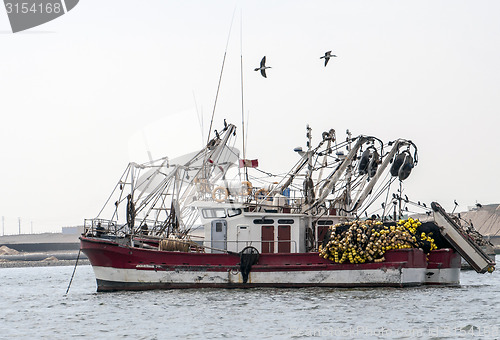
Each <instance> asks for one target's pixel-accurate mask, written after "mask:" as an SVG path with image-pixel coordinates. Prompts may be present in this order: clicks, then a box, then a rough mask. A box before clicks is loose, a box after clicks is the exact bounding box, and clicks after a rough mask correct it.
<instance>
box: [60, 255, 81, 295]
mask: <svg viewBox="0 0 500 340" xmlns="http://www.w3.org/2000/svg"><path fill="white" fill-rule="evenodd" d="M81 251H82V250H81V249H79V250H78V256H77V257H76V262H75V268H73V274H72V275H71V279H70V280H69V284H68V289H66V293H65V294H64V296H66V295H68V292H69V287H71V283H72V282H73V277H74V276H75V272H76V266H77V265H78V260H79V259H80V253H81Z"/></svg>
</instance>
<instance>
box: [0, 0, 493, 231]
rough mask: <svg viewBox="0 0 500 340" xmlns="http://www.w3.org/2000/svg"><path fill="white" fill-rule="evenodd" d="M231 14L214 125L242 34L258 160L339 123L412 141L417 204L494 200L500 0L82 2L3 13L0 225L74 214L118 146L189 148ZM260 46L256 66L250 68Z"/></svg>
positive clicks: (229, 104)
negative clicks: (39, 20)
mask: <svg viewBox="0 0 500 340" xmlns="http://www.w3.org/2000/svg"><path fill="white" fill-rule="evenodd" d="M235 9H236V10H235ZM233 13H235V14H234V21H233V25H232V31H231V35H230V39H229V44H228V49H227V57H226V67H225V71H224V75H223V78H222V87H221V90H220V97H219V102H218V104H217V105H218V106H217V110H216V114H215V122H214V124H215V125H214V127H215V128H217V127H219V128H220V126H221V125H222V120H223V119H224V118H226V119H227V120H228V121H229V122H233V123H235V124H237V125H238V126H239V125H240V123H241V101H240V91H241V88H240V70H239V66H240V51H241V46H242V50H243V64H244V84H245V85H244V92H245V101H244V104H245V114H247V113H248V116H249V125H248V128H249V129H248V132H249V136H248V143H249V146H248V153H247V155H248V158H258V159H259V164H260V167H261V168H262V169H266V170H270V171H284V170H286V169H288V168H289V167H291V166H292V165H293V164H294V163H295V161H296V160H297V155H296V154H295V153H294V152H293V151H292V150H293V148H294V147H296V146H299V145H301V146H303V147H305V138H304V136H305V126H306V124H310V125H311V127H312V129H313V136H314V139H315V141H316V142H318V141H319V138H320V136H321V132H323V131H326V130H328V129H330V128H334V129H335V130H336V131H337V136H338V137H339V138H340V139H343V138H344V137H345V134H344V133H345V130H346V129H350V130H351V131H352V132H353V134H354V135H358V134H367V135H375V136H378V137H379V138H381V139H383V140H385V141H388V140H394V139H397V138H400V137H401V138H407V139H411V140H413V141H414V142H415V143H416V144H417V146H418V149H419V155H420V159H419V164H418V166H417V167H416V168H415V169H414V171H413V173H412V175H411V177H410V178H409V179H408V180H407V181H406V193H407V194H408V196H410V198H411V199H413V200H415V201H416V200H419V201H423V202H428V203H430V202H431V201H438V202H440V203H441V204H442V205H443V206H444V207H445V208H446V209H448V210H451V209H452V208H453V201H454V200H457V202H458V203H459V204H460V206H459V210H466V209H467V207H468V206H472V205H474V204H475V203H476V202H480V203H482V204H488V203H500V199H498V192H500V180H499V175H498V172H499V171H498V169H499V166H500V159H499V155H500V143H499V137H498V136H499V133H498V129H499V127H500V122H499V119H498V112H499V108H500V67H499V63H500V20H499V19H498V13H500V2H498V1H457V0H453V1H451V0H450V1H441V0H432V1H422V0H418V1H373V0H367V1H351V0H349V1H347V0H346V1H332V0H328V1H304V0H300V1H239V2H238V1H167V0H162V1H153V0H150V1H131V0H106V1H99V0H82V1H80V3H79V4H78V5H77V6H76V7H75V8H74V9H73V10H72V11H70V12H68V13H67V14H66V15H64V16H62V17H60V18H58V19H56V20H54V21H52V22H49V23H47V24H45V25H42V26H39V27H36V28H33V29H31V30H28V31H25V32H20V33H16V34H12V33H11V31H10V25H9V21H8V18H7V15H6V12H5V11H4V10H0V46H1V48H0V75H1V78H0V112H1V124H0V155H1V167H0V215H1V216H4V217H5V233H6V234H12V233H17V231H18V225H17V223H18V220H17V219H18V217H21V223H22V225H21V226H22V232H23V233H28V232H30V229H31V222H33V231H34V232H42V231H60V228H61V227H62V226H74V225H79V224H82V223H83V220H84V218H91V217H94V216H95V215H96V214H97V213H98V212H99V210H100V208H101V206H102V204H103V203H104V202H105V200H106V199H107V197H108V195H109V193H110V191H111V190H112V189H113V187H114V185H115V184H116V182H117V180H118V179H119V177H120V175H121V174H122V172H123V171H124V169H125V167H126V165H127V163H128V162H129V161H137V162H143V161H146V160H147V159H148V156H147V150H148V149H149V150H150V151H151V153H152V154H153V157H154V158H159V157H162V156H165V155H168V156H170V157H175V156H176V155H180V154H183V153H187V152H190V151H192V150H193V149H195V148H197V147H199V146H201V144H202V140H203V139H202V135H201V133H202V131H203V133H204V134H205V138H206V132H207V130H208V124H209V120H210V115H211V111H212V108H213V103H214V98H215V93H216V89H217V82H218V79H219V72H220V68H221V64H222V58H223V55H224V51H225V47H226V42H227V38H228V34H229V27H230V24H231V18H232V17H233ZM241 42H242V44H241ZM328 50H332V51H333V53H334V54H336V55H338V57H337V58H335V59H334V60H331V61H330V63H329V64H328V66H327V67H326V68H325V67H324V66H323V60H320V59H319V57H320V56H321V55H323V54H324V52H325V51H328ZM264 55H265V56H267V64H268V65H269V66H272V69H270V70H268V78H267V79H264V78H262V77H261V76H260V75H259V74H258V73H257V72H254V71H253V69H254V68H255V67H258V64H259V62H260V59H261V58H262V56H264ZM195 99H196V104H197V107H198V111H199V112H200V113H203V117H204V125H203V128H202V126H201V125H200V123H199V120H198V118H197V116H196V109H195V108H196V105H195Z"/></svg>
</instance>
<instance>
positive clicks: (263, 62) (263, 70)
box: [254, 56, 271, 78]
mask: <svg viewBox="0 0 500 340" xmlns="http://www.w3.org/2000/svg"><path fill="white" fill-rule="evenodd" d="M268 68H271V66H266V56H264V58H262V60H261V61H260V67H257V68H256V69H255V70H254V71H260V74H262V76H263V77H264V78H267V76H266V69H268Z"/></svg>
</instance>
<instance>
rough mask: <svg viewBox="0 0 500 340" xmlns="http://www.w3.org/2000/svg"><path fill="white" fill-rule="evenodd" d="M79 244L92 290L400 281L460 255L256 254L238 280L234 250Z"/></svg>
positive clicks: (411, 281) (454, 263) (451, 263)
mask: <svg viewBox="0 0 500 340" xmlns="http://www.w3.org/2000/svg"><path fill="white" fill-rule="evenodd" d="M81 250H82V251H83V253H85V254H86V255H87V257H88V258H89V260H90V263H91V264H92V266H93V268H94V272H95V274H96V279H97V286H98V287H97V290H98V291H112V290H145V289H173V288H201V287H206V288H208V287H223V288H247V287H311V286H315V287H365V286H370V287H374V286H395V287H402V286H416V285H420V284H423V283H425V282H424V281H425V278H424V275H425V274H427V275H428V274H429V271H427V269H432V270H437V269H444V268H455V267H456V268H460V256H458V255H456V253H454V252H453V251H450V250H439V251H434V252H432V253H431V254H430V255H429V257H428V258H429V261H427V259H426V255H425V254H424V253H423V252H422V251H421V250H419V249H403V250H392V251H388V252H386V254H385V261H384V262H381V263H365V264H350V263H348V264H336V263H332V262H331V261H329V260H326V259H323V258H321V257H320V256H319V255H318V253H317V252H313V253H277V254H260V257H259V260H258V263H257V264H255V265H253V266H252V267H251V272H250V279H249V280H248V282H247V283H243V281H242V278H241V274H240V273H239V269H240V257H239V254H231V253H230V254H210V253H196V252H189V253H186V252H175V251H158V250H154V249H145V248H136V247H129V246H123V245H119V244H117V243H115V242H113V241H108V240H104V239H98V238H87V237H82V238H81ZM458 270H459V269H458ZM384 275H385V276H387V278H386V277H384ZM420 276H422V278H421V279H420ZM436 277H437V276H436ZM437 284H440V283H439V282H437Z"/></svg>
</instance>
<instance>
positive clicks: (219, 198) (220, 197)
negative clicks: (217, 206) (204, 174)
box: [212, 187, 229, 203]
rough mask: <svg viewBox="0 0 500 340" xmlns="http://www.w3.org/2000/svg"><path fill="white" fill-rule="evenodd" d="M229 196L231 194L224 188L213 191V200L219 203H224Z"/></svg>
mask: <svg viewBox="0 0 500 340" xmlns="http://www.w3.org/2000/svg"><path fill="white" fill-rule="evenodd" d="M228 195H229V193H228V191H227V189H226V188H224V187H216V188H215V189H214V190H212V198H213V199H214V200H215V201H216V202H219V203H221V202H224V201H225V200H226V198H227V196H228Z"/></svg>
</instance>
